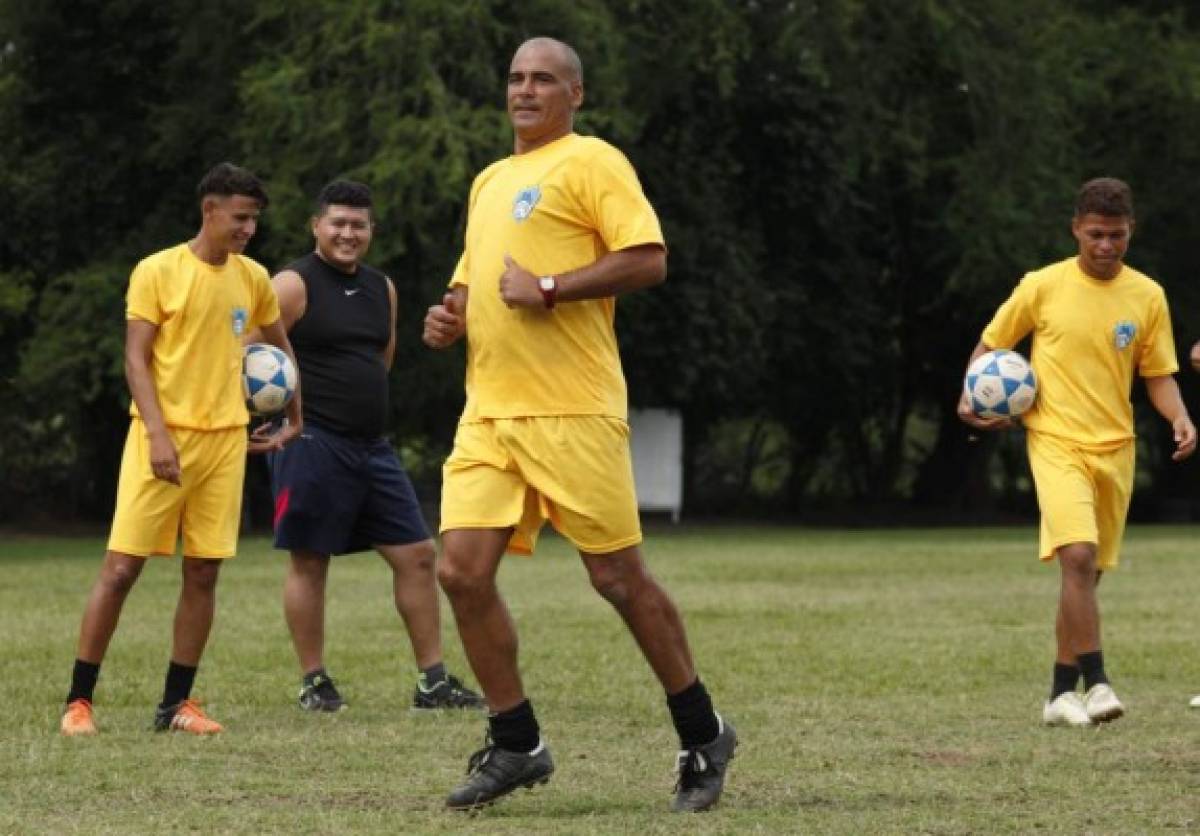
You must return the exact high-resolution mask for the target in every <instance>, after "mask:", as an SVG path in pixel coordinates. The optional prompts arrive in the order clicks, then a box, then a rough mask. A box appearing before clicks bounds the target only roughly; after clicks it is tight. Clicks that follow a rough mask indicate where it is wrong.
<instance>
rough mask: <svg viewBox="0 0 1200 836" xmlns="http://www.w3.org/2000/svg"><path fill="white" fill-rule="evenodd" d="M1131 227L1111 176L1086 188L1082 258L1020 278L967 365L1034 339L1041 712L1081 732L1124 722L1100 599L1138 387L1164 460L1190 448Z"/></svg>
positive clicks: (1130, 464) (1163, 306) (1153, 295)
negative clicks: (1054, 581) (1050, 668)
mask: <svg viewBox="0 0 1200 836" xmlns="http://www.w3.org/2000/svg"><path fill="white" fill-rule="evenodd" d="M1133 227H1134V217H1133V196H1132V193H1131V191H1130V189H1129V186H1128V185H1126V184H1125V183H1123V182H1122V181H1120V180H1116V179H1113V178H1107V177H1103V178H1098V179H1095V180H1090V181H1088V182H1087V183H1084V184H1083V186H1082V187H1081V188H1080V190H1079V192H1078V194H1077V196H1076V205H1075V217H1074V219H1073V220H1072V223H1071V231H1072V234H1073V235H1074V237H1075V240H1076V242H1077V243H1078V246H1079V252H1078V255H1076V256H1074V257H1072V258H1068V259H1066V260H1064V261H1060V262H1058V263H1056V264H1051V265H1050V266H1048V267H1045V268H1043V269H1041V270H1037V271H1035V272H1032V273H1029V274H1027V275H1026V276H1025V278H1024V279H1023V280H1022V281H1021V283H1020V284H1019V285H1018V286H1017V288H1016V289H1015V290H1014V291H1013V293H1012V296H1010V297H1009V299H1008V301H1006V302H1005V303H1004V304H1003V305H1001V306H1000V308H999V309H998V310H997V311H996V314H995V316H994V317H993V318H992V321H991V323H989V325H988V326H987V328H985V329H984V331H983V336H982V338H981V340H980V342H979V344H978V345H977V346H976V347H975V351H974V352H973V353H972V354H971V358H970V361H974V360H975V359H976V358H977V357H979V356H981V355H982V354H984V353H985V352H987V351H989V350H992V349H997V348H1012V347H1013V346H1014V345H1015V344H1016V343H1017V342H1019V341H1020V340H1021V339H1023V338H1024V337H1026V336H1027V335H1029V334H1032V335H1033V350H1032V354H1031V358H1030V362H1031V364H1032V365H1033V369H1034V372H1035V373H1036V374H1037V379H1038V390H1039V391H1038V399H1037V402H1036V403H1035V404H1034V406H1033V408H1032V409H1031V410H1030V411H1029V412H1027V413H1026V414H1025V415H1024V416H1023V417H1022V423H1023V424H1024V427H1025V431H1026V444H1027V448H1028V453H1029V466H1030V470H1031V471H1032V472H1033V479H1034V484H1035V487H1036V490H1037V497H1038V506H1039V508H1040V509H1041V533H1040V547H1039V557H1040V558H1041V559H1042V560H1045V561H1049V560H1053V559H1055V558H1056V557H1057V559H1058V564H1059V569H1060V573H1061V588H1060V592H1059V602H1058V613H1057V617H1056V619H1055V636H1056V640H1057V655H1056V658H1055V664H1054V676H1053V682H1052V686H1051V690H1050V698H1049V699H1048V700H1047V701H1046V704H1045V706H1044V707H1043V710H1042V720H1043V722H1044V723H1046V724H1047V725H1054V726H1060V725H1061V726H1090V725H1094V724H1096V723H1104V722H1109V721H1112V720H1116V719H1117V718H1119V717H1121V716H1122V715H1123V714H1124V713H1125V707H1124V705H1122V703H1121V701H1120V700H1119V699H1118V698H1117V696H1116V694H1115V693H1114V692H1113V689H1112V686H1111V685H1110V684H1109V680H1108V676H1107V674H1106V673H1105V670H1104V656H1103V652H1102V651H1101V647H1100V610H1099V605H1098V602H1097V596H1096V587H1097V585H1098V584H1099V582H1100V576H1101V574H1102V573H1104V572H1106V571H1110V570H1112V569H1115V568H1116V567H1117V558H1118V553H1119V550H1120V546H1121V537H1122V535H1123V533H1124V530H1125V516H1126V513H1127V512H1128V509H1129V500H1130V496H1131V494H1132V492H1133V477H1134V452H1135V447H1136V445H1135V439H1134V423H1133V407H1132V405H1131V404H1130V400H1129V398H1130V390H1131V387H1132V385H1133V378H1134V376H1135V375H1137V376H1140V377H1141V378H1143V380H1145V385H1146V392H1147V394H1148V395H1149V398H1150V402H1151V403H1152V404H1153V405H1154V408H1155V409H1156V410H1157V411H1158V412H1159V414H1161V415H1162V416H1163V418H1165V419H1166V420H1167V421H1168V422H1169V423H1170V425H1171V429H1172V432H1173V433H1174V438H1175V445H1176V449H1175V452H1174V454H1173V455H1172V459H1174V460H1175V461H1180V460H1182V459H1185V458H1187V457H1188V456H1190V455H1192V453H1193V452H1194V451H1195V448H1196V428H1195V427H1194V426H1193V424H1192V420H1191V418H1190V417H1189V416H1188V412H1187V408H1186V407H1185V406H1184V403H1183V399H1182V398H1181V396H1180V393H1179V386H1178V384H1177V383H1176V382H1175V378H1174V377H1173V375H1174V373H1175V372H1176V371H1178V368H1179V367H1178V363H1177V361H1176V357H1175V343H1174V340H1173V338H1172V335H1171V318H1170V314H1169V312H1168V309H1167V300H1166V296H1165V294H1164V293H1163V290H1162V288H1161V287H1160V286H1159V285H1158V284H1157V283H1156V282H1154V281H1153V280H1152V279H1150V278H1149V277H1147V276H1145V275H1143V274H1142V273H1139V272H1138V271H1137V270H1134V269H1133V268H1131V267H1129V266H1128V265H1127V264H1125V263H1124V257H1125V252H1126V250H1127V249H1128V247H1129V240H1130V237H1131V235H1132V234H1133ZM970 361H969V362H970ZM969 362H968V364H969ZM958 415H959V417H960V418H961V419H962V420H963V421H965V422H966V423H967V424H969V425H971V426H972V427H975V428H977V429H983V430H995V429H1005V428H1008V427H1011V426H1013V422H1012V421H1011V420H1009V419H1007V418H993V419H984V418H980V417H979V416H977V415H975V414H974V413H973V412H972V410H971V404H970V399H969V398H968V397H967V396H966V395H965V393H964V395H963V397H962V398H961V399H960V401H959V404H958ZM1080 677H1082V679H1083V684H1084V690H1085V692H1084V694H1083V696H1082V697H1081V696H1080V695H1079V694H1078V693H1077V690H1076V689H1077V687H1078V683H1079V679H1080Z"/></svg>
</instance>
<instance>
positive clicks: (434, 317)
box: [421, 293, 467, 348]
mask: <svg viewBox="0 0 1200 836" xmlns="http://www.w3.org/2000/svg"><path fill="white" fill-rule="evenodd" d="M463 313H464V312H463V311H461V310H459V304H458V298H457V297H456V296H455V295H454V294H453V293H447V294H446V295H445V296H443V297H442V304H440V305H433V306H432V307H430V309H429V311H428V312H427V313H426V314H425V330H424V331H423V332H422V333H421V340H422V341H423V342H424V343H425V345H427V346H429V347H430V348H446V347H447V346H451V345H453V344H454V343H455V342H457V341H458V339H459V338H460V337H461V336H462V335H463V334H465V333H466V331H467V319H466V317H465V316H464V315H463Z"/></svg>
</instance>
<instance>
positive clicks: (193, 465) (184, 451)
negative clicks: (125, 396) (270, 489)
mask: <svg viewBox="0 0 1200 836" xmlns="http://www.w3.org/2000/svg"><path fill="white" fill-rule="evenodd" d="M168 429H169V432H170V433H171V438H172V439H173V440H174V442H175V449H176V450H178V451H179V464H180V470H181V472H182V478H181V479H180V481H181V482H182V483H183V484H182V487H177V486H175V485H172V484H171V483H170V482H164V481H163V480H161V479H156V478H154V473H153V471H152V470H151V469H150V440H149V438H148V437H147V435H146V425H145V424H143V423H142V422H141V421H140V420H138V419H137V418H134V419H133V420H132V421H131V422H130V424H129V435H128V436H127V437H126V439H125V452H124V454H123V455H122V457H121V480H120V482H119V483H118V485H117V510H116V513H115V514H114V515H113V524H112V534H110V535H109V538H108V548H109V550H110V551H116V552H122V553H124V554H131V555H134V556H137V557H149V556H151V555H173V554H175V546H176V543H177V542H178V536H179V533H180V531H181V530H182V533H183V553H184V555H185V556H187V557H233V555H234V554H235V553H236V552H237V538H238V527H239V525H240V523H241V515H242V480H243V478H244V477H245V474H246V428H245V427H232V428H229V429H222V430H185V429H180V428H178V427H170V428H168Z"/></svg>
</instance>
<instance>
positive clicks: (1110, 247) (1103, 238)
mask: <svg viewBox="0 0 1200 836" xmlns="http://www.w3.org/2000/svg"><path fill="white" fill-rule="evenodd" d="M1071 234H1072V235H1074V236H1075V240H1076V241H1077V242H1078V243H1079V266H1080V268H1081V269H1082V270H1083V272H1085V273H1087V274H1088V275H1089V276H1091V277H1092V278H1094V279H1112V278H1115V277H1116V275H1117V274H1118V273H1120V272H1121V266H1122V263H1123V262H1122V259H1123V258H1124V257H1125V252H1126V250H1128V249H1129V239H1130V237H1131V236H1132V235H1133V219H1132V218H1128V217H1125V216H1124V215H1099V214H1096V213H1094V212H1088V213H1087V214H1084V215H1076V216H1075V218H1074V219H1073V220H1072V221H1071Z"/></svg>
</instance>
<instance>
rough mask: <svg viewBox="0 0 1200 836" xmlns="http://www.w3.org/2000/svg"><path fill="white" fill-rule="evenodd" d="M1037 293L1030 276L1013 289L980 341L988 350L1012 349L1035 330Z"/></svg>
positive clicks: (984, 330)
mask: <svg viewBox="0 0 1200 836" xmlns="http://www.w3.org/2000/svg"><path fill="white" fill-rule="evenodd" d="M1036 304H1037V291H1036V288H1035V287H1034V283H1033V281H1031V280H1030V278H1029V276H1028V275H1026V276H1025V278H1023V279H1022V280H1021V283H1020V284H1018V285H1017V286H1016V288H1014V289H1013V292H1012V295H1011V296H1009V297H1008V299H1007V300H1006V301H1005V302H1004V304H1003V305H1001V306H1000V307H999V308H997V309H996V315H995V316H993V317H992V321H991V322H989V323H988V325H987V327H986V328H984V329H983V335H982V336H981V337H980V339H981V340H982V341H983V344H984V345H986V346H987V347H988V348H1012V347H1013V346H1014V345H1016V344H1017V343H1019V342H1020V341H1021V340H1022V339H1024V338H1025V337H1026V336H1027V335H1028V334H1029V332H1030V331H1032V330H1033V328H1034V325H1035V324H1036V323H1037V319H1036V317H1035V314H1034V306H1035V305H1036Z"/></svg>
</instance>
